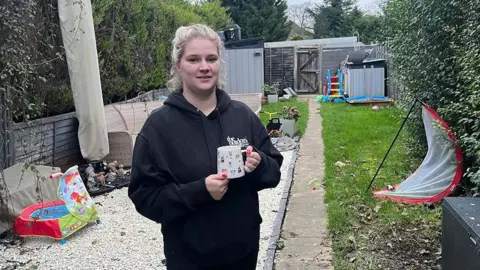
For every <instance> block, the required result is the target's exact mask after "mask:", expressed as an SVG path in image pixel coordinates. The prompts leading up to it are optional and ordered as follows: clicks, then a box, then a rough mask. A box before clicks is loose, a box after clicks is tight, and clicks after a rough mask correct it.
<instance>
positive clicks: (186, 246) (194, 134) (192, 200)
mask: <svg viewBox="0 0 480 270" xmlns="http://www.w3.org/2000/svg"><path fill="white" fill-rule="evenodd" d="M164 105H165V106H163V107H162V108H160V109H157V110H156V111H154V112H153V113H152V114H151V115H150V117H148V119H147V120H146V122H145V124H144V126H143V128H142V130H141V131H140V133H139V134H138V136H137V138H136V142H135V149H134V153H133V161H132V170H131V182H130V186H129V189H128V195H129V197H130V199H131V200H132V201H133V203H134V204H135V207H136V210H137V211H138V212H139V213H140V214H141V215H143V216H145V217H147V218H148V219H151V220H153V221H155V222H158V223H161V225H162V233H163V235H164V243H165V254H166V256H167V261H168V254H170V253H171V254H173V253H179V252H182V253H185V254H188V257H190V258H191V259H192V260H195V261H197V262H198V263H201V264H204V265H205V266H210V265H218V264H225V263H231V262H234V261H235V260H238V259H241V258H242V257H243V256H245V255H246V254H247V253H249V252H251V251H252V250H254V249H256V248H258V241H259V231H260V223H261V222H262V218H261V216H260V213H259V202H258V193H257V191H260V190H262V189H265V188H273V187H276V186H277V185H278V183H279V181H280V167H281V165H282V162H283V157H282V155H281V154H280V153H279V152H278V151H277V149H276V148H275V147H274V146H273V145H272V143H271V141H270V138H269V137H268V135H267V132H266V130H265V127H264V126H263V125H262V123H261V121H260V119H259V118H258V116H257V115H255V113H254V112H253V111H252V110H251V109H250V108H249V107H247V106H246V105H245V104H243V103H241V102H239V101H235V100H231V98H230V97H229V96H228V94H226V93H225V92H224V91H222V90H218V91H217V107H216V109H215V110H214V111H213V112H212V113H211V114H210V115H208V116H205V115H204V114H203V113H202V112H201V111H199V110H198V109H197V108H195V107H194V106H193V105H191V104H190V103H189V102H187V100H186V99H185V98H184V97H183V95H182V94H181V93H173V94H171V95H170V96H169V97H168V99H167V100H166V101H165V102H164ZM224 145H241V146H242V148H243V149H245V148H246V147H247V146H248V145H252V146H253V147H254V149H255V151H257V152H258V153H259V154H260V156H261V158H262V161H261V163H260V164H259V166H258V167H257V168H256V169H255V170H254V171H253V172H251V173H246V175H245V176H244V177H242V178H238V179H232V180H231V181H230V183H229V186H228V191H227V193H226V194H225V195H224V197H223V198H222V199H221V200H219V201H215V200H214V199H213V198H212V197H211V196H210V194H209V192H208V191H207V189H206V185H205V178H206V177H207V176H209V175H211V174H216V173H217V148H218V147H220V146H224ZM186 256H187V255H186Z"/></svg>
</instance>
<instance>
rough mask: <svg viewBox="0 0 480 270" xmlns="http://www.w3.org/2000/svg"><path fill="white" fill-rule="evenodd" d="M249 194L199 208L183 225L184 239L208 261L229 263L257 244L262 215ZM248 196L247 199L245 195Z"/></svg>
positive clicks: (190, 247) (195, 251)
mask: <svg viewBox="0 0 480 270" xmlns="http://www.w3.org/2000/svg"><path fill="white" fill-rule="evenodd" d="M249 196H252V195H250V194H244V195H243V196H242V197H243V198H242V197H240V196H238V195H237V196H235V197H234V196H232V197H230V198H228V200H226V201H219V202H214V203H212V204H210V205H208V206H207V207H205V208H203V209H201V210H200V209H199V211H197V212H196V213H195V214H194V215H192V216H190V217H189V218H188V219H187V220H186V221H185V224H184V227H183V233H182V238H183V241H184V243H185V244H186V245H187V247H188V248H189V249H191V250H192V251H193V252H194V253H196V254H197V255H198V256H199V257H200V258H202V260H204V261H205V262H209V261H211V262H213V263H215V264H224V263H229V262H232V261H235V260H238V259H241V258H242V257H244V256H245V255H247V254H248V253H249V252H251V250H252V248H255V247H256V246H257V245H258V241H259V231H260V223H261V217H260V214H259V213H258V204H257V203H256V202H255V200H254V198H251V197H249ZM245 197H248V198H245Z"/></svg>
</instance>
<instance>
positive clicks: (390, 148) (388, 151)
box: [365, 98, 418, 192]
mask: <svg viewBox="0 0 480 270" xmlns="http://www.w3.org/2000/svg"><path fill="white" fill-rule="evenodd" d="M417 101H418V99H416V98H415V100H414V101H413V104H412V106H411V107H410V110H409V111H408V114H407V116H406V117H405V118H404V119H403V122H402V125H401V126H400V128H399V129H398V131H397V134H396V135H395V138H394V139H393V141H392V143H391V144H390V147H389V148H388V150H387V153H386V154H385V156H384V157H383V160H382V162H381V163H380V165H379V166H378V168H377V171H376V172H375V175H374V176H373V178H372V180H370V184H369V185H368V188H367V190H365V192H367V191H368V190H369V189H370V188H371V187H372V184H373V181H374V180H375V178H376V177H377V175H378V172H379V171H380V168H381V167H382V166H383V163H384V162H385V160H386V159H387V156H388V154H389V153H390V151H391V150H392V148H393V145H394V144H395V141H396V140H397V138H398V135H400V132H401V131H402V129H403V126H405V123H406V122H407V119H408V117H409V116H410V114H411V113H412V111H413V108H414V107H415V105H416V104H417Z"/></svg>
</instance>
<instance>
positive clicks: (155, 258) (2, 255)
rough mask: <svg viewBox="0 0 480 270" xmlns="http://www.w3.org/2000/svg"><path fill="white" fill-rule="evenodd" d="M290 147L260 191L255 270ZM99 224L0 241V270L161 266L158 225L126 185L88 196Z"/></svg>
mask: <svg viewBox="0 0 480 270" xmlns="http://www.w3.org/2000/svg"><path fill="white" fill-rule="evenodd" d="M292 153H293V151H287V152H282V155H283V156H284V163H283V166H282V168H281V170H282V179H281V182H280V184H279V185H278V186H277V187H276V188H275V189H269V190H263V191H261V192H260V210H261V214H262V217H263V223H262V227H261V242H260V252H259V259H258V264H257V269H262V268H263V262H264V260H265V257H266V250H267V246H268V242H269V238H270V234H271V231H272V227H273V225H274V221H275V214H276V211H277V209H278V205H279V202H280V197H281V194H282V192H283V188H284V186H285V180H286V178H287V177H286V174H287V168H288V166H289V165H290V161H291V158H292ZM94 201H95V202H96V204H97V207H98V211H99V214H100V217H101V219H102V224H100V225H96V224H92V225H90V226H88V227H86V228H84V229H83V230H81V231H78V232H77V233H75V234H73V235H72V236H70V237H69V238H67V243H66V244H65V245H61V244H60V243H59V241H54V240H51V239H49V238H26V239H25V241H24V243H23V244H22V245H17V246H8V247H6V246H5V245H0V269H2V270H6V269H82V270H90V269H92V270H93V269H95V270H98V269H166V267H165V266H164V264H163V262H162V261H163V259H164V256H163V241H162V234H161V232H160V226H159V225H158V224H156V223H154V222H152V221H150V220H148V219H146V218H144V217H142V216H141V215H139V214H138V213H137V212H136V210H135V208H134V206H133V204H132V202H131V201H130V199H129V198H128V196H127V189H126V188H123V189H120V190H115V191H113V192H111V193H109V194H106V195H103V196H98V197H95V198H94Z"/></svg>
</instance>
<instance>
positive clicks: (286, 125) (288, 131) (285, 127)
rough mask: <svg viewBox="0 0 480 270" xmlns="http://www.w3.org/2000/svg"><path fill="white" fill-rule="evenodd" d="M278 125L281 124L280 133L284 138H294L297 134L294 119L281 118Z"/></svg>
mask: <svg viewBox="0 0 480 270" xmlns="http://www.w3.org/2000/svg"><path fill="white" fill-rule="evenodd" d="M280 123H282V126H281V127H280V131H282V132H283V134H284V135H285V136H288V137H290V138H293V137H295V135H296V134H297V121H296V120H295V119H285V118H282V119H280Z"/></svg>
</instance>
